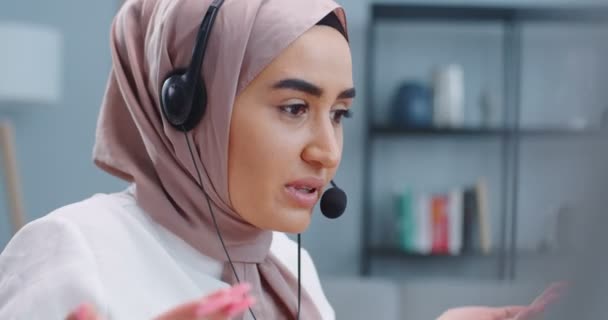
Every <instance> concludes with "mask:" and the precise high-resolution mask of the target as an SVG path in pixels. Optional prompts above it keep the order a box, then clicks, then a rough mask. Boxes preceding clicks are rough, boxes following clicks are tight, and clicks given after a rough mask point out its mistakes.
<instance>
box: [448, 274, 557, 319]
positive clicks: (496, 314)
mask: <svg viewBox="0 0 608 320" xmlns="http://www.w3.org/2000/svg"><path fill="white" fill-rule="evenodd" d="M565 286H566V285H565V284H563V283H558V284H554V285H552V286H550V287H549V288H548V289H547V290H545V291H544V292H543V293H542V294H541V295H540V296H539V297H538V298H536V299H535V300H534V301H533V302H532V303H531V304H530V305H528V306H508V307H499V308H491V307H462V308H455V309H450V310H448V311H446V312H445V313H444V314H442V315H441V316H440V317H439V318H438V319H437V320H471V319H475V320H533V319H535V317H537V316H539V315H540V314H541V313H543V311H544V310H545V308H546V307H547V306H548V305H549V304H551V303H553V302H555V301H556V300H557V299H559V297H560V296H561V294H562V292H563V290H564V289H565Z"/></svg>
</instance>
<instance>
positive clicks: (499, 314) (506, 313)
mask: <svg viewBox="0 0 608 320" xmlns="http://www.w3.org/2000/svg"><path fill="white" fill-rule="evenodd" d="M526 309H528V306H506V307H500V308H496V309H495V310H496V311H495V314H496V316H495V317H494V318H495V319H496V320H508V319H513V318H515V317H516V316H517V315H518V314H520V313H522V312H524V311H526Z"/></svg>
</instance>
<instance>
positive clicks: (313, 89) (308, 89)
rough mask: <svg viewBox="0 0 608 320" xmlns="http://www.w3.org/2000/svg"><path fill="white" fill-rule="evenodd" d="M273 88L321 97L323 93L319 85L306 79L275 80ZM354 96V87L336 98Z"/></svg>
mask: <svg viewBox="0 0 608 320" xmlns="http://www.w3.org/2000/svg"><path fill="white" fill-rule="evenodd" d="M272 88H273V89H291V90H297V91H301V92H304V93H306V94H309V95H312V96H315V97H321V96H322V95H323V89H321V88H320V87H319V86H317V85H315V84H312V83H310V82H308V81H306V80H302V79H297V78H289V79H283V80H280V81H277V82H276V83H275V84H274V85H273V86H272ZM354 97H355V88H349V89H346V90H344V91H342V92H340V94H339V95H338V99H350V98H354Z"/></svg>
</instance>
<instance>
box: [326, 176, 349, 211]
mask: <svg viewBox="0 0 608 320" xmlns="http://www.w3.org/2000/svg"><path fill="white" fill-rule="evenodd" d="M331 185H332V186H333V187H332V188H329V189H327V190H326V191H325V192H323V196H322V197H321V213H323V215H324V216H325V217H327V218H329V219H336V218H339V217H340V216H341V215H342V214H343V213H344V210H345V209H346V193H344V191H343V190H342V189H340V188H338V186H336V184H335V183H334V181H333V180H332V181H331Z"/></svg>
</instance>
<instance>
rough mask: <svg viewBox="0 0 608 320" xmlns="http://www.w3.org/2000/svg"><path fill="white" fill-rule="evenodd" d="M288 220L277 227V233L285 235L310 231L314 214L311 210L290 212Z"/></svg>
mask: <svg viewBox="0 0 608 320" xmlns="http://www.w3.org/2000/svg"><path fill="white" fill-rule="evenodd" d="M287 217H288V219H285V220H283V221H282V223H281V225H277V226H275V227H276V228H274V229H275V230H276V231H280V232H285V233H294V234H296V233H303V232H304V231H306V229H308V227H309V226H310V222H311V217H312V213H311V212H310V211H309V210H305V209H299V210H297V211H296V210H294V211H293V212H289V214H288V215H287Z"/></svg>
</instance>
